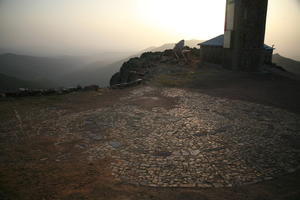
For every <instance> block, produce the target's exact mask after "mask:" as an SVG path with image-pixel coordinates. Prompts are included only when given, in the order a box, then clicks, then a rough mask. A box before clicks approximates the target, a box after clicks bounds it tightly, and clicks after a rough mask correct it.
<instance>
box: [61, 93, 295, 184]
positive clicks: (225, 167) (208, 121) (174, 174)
mask: <svg viewBox="0 0 300 200" xmlns="http://www.w3.org/2000/svg"><path fill="white" fill-rule="evenodd" d="M147 98H149V99H151V102H155V101H160V100H161V99H162V98H169V99H170V98H171V99H172V98H174V99H176V104H175V105H173V107H168V108H165V107H164V106H155V105H156V104H155V103H153V107H152V108H151V109H144V107H143V106H142V105H139V104H136V103H134V102H136V100H138V99H143V100H144V101H145V102H147V101H146V100H147ZM139 102H141V101H139ZM157 105H159V104H157ZM79 121H80V123H79ZM61 123H62V124H61V126H64V127H66V128H67V127H73V128H72V130H68V131H69V132H72V134H75V135H76V134H77V136H76V137H80V138H82V139H84V140H86V143H85V144H83V145H82V146H81V148H83V149H85V153H86V154H87V157H88V159H90V160H93V159H102V158H105V157H112V158H113V159H112V163H111V167H112V174H113V176H114V177H115V178H116V179H118V180H120V181H123V182H126V183H131V184H136V185H143V186H151V187H202V188H206V187H216V188H219V187H232V186H236V185H243V184H251V183H256V182H259V181H263V180H270V179H272V178H274V177H277V176H279V175H282V174H285V173H290V172H293V171H295V170H297V169H298V167H299V163H300V154H299V151H300V149H299V148H300V147H299V146H298V145H295V141H296V140H298V141H299V139H300V138H299V133H300V117H299V116H298V115H296V114H292V113H289V112H287V111H285V110H281V109H277V108H273V107H268V106H263V105H258V104H254V103H249V102H243V101H238V100H229V99H223V98H216V97H211V96H208V95H204V94H201V93H198V92H193V91H187V90H183V89H176V88H175V89H170V88H164V89H158V88H154V87H139V88H136V89H134V90H133V91H131V93H130V95H128V96H127V97H124V98H122V99H120V101H119V103H117V104H115V105H114V106H113V107H109V108H102V109H99V110H93V111H87V112H82V113H77V114H75V115H72V116H66V119H65V120H61ZM63 124H64V125H63ZM74 137H75V136H74ZM64 139H66V138H62V140H64ZM79 148H80V146H79Z"/></svg>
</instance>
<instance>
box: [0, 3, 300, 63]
mask: <svg viewBox="0 0 300 200" xmlns="http://www.w3.org/2000/svg"><path fill="white" fill-rule="evenodd" d="M224 17H225V0H184V1H183V0H0V49H8V50H11V51H17V52H24V53H30V54H39V55H41V54H44V55H47V54H52V55H55V54H56V55H58V54H71V55H72V54H77V55H78V54H90V53H95V52H97V51H137V50H141V49H144V48H147V47H150V46H158V45H162V44H164V43H169V42H177V41H179V40H180V39H200V40H204V39H209V38H212V37H215V36H217V35H219V34H222V33H223V30H224ZM299 24H300V0H269V10H268V19H267V31H266V43H267V44H269V45H272V44H275V47H276V48H277V51H278V52H279V53H281V54H283V55H285V56H288V57H291V58H294V59H298V60H300V25H299Z"/></svg>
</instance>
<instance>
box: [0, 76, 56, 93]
mask: <svg viewBox="0 0 300 200" xmlns="http://www.w3.org/2000/svg"><path fill="white" fill-rule="evenodd" d="M50 85H51V83H47V84H46V82H34V81H25V80H21V79H17V78H15V77H11V76H7V75H4V74H0V91H16V90H18V89H19V88H32V89H41V88H46V87H47V86H50Z"/></svg>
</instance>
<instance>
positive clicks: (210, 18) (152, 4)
mask: <svg viewBox="0 0 300 200" xmlns="http://www.w3.org/2000/svg"><path fill="white" fill-rule="evenodd" d="M138 12H139V16H140V17H141V18H142V19H143V21H144V22H145V23H147V24H149V25H151V26H153V27H155V28H158V29H161V30H164V31H167V32H172V34H176V35H180V36H181V37H183V38H190V39H191V38H198V39H206V38H209V37H213V36H216V35H218V34H221V33H222V32H223V30H224V19H225V0H185V1H182V0H138Z"/></svg>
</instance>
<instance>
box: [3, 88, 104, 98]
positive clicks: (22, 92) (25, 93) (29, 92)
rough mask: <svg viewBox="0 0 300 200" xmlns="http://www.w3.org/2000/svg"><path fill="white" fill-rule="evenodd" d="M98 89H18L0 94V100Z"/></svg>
mask: <svg viewBox="0 0 300 200" xmlns="http://www.w3.org/2000/svg"><path fill="white" fill-rule="evenodd" d="M99 88H100V87H99V86H98V85H89V86H85V87H81V86H78V87H70V88H52V89H28V88H19V90H18V91H14V92H0V98H8V97H13V98H17V97H31V96H49V95H62V94H69V93H72V92H79V91H96V90H98V89H99Z"/></svg>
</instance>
